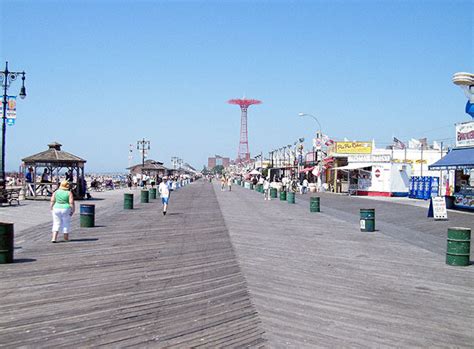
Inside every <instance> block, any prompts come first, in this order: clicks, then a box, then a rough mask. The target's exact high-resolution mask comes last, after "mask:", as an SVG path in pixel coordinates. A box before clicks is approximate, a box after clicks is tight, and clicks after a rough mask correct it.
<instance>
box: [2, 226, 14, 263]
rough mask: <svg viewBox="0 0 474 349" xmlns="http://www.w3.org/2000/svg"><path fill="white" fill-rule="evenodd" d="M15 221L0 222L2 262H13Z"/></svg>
mask: <svg viewBox="0 0 474 349" xmlns="http://www.w3.org/2000/svg"><path fill="white" fill-rule="evenodd" d="M13 241H14V234H13V223H3V222H0V264H6V263H13V251H14V246H13V245H14V244H13Z"/></svg>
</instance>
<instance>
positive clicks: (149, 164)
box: [127, 159, 169, 177]
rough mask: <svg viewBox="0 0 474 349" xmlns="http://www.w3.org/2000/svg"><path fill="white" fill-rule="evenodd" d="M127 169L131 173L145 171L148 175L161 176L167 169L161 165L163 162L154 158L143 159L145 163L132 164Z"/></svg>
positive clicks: (166, 172)
mask: <svg viewBox="0 0 474 349" xmlns="http://www.w3.org/2000/svg"><path fill="white" fill-rule="evenodd" d="M127 170H129V171H130V173H131V174H132V175H136V174H142V173H145V174H147V175H149V176H157V175H158V176H160V177H163V176H164V175H166V174H168V172H169V170H168V169H167V168H166V167H165V166H163V163H162V162H160V161H155V160H151V159H150V160H145V164H144V165H142V164H137V165H133V166H131V167H129V168H127Z"/></svg>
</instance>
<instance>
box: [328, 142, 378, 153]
mask: <svg viewBox="0 0 474 349" xmlns="http://www.w3.org/2000/svg"><path fill="white" fill-rule="evenodd" d="M336 153H338V154H371V153H372V142H336Z"/></svg>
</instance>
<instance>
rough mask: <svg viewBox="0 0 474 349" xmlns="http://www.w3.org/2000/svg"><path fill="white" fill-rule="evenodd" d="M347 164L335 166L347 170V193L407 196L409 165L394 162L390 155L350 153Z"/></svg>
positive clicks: (409, 174)
mask: <svg viewBox="0 0 474 349" xmlns="http://www.w3.org/2000/svg"><path fill="white" fill-rule="evenodd" d="M347 160H348V164H347V165H346V166H343V167H339V168H337V170H340V171H347V172H348V177H349V180H350V184H349V193H350V194H355V195H362V196H408V194H409V185H410V176H411V166H410V165H409V164H405V163H394V162H392V161H391V156H390V155H377V154H367V155H365V154H364V155H350V156H348V158H347Z"/></svg>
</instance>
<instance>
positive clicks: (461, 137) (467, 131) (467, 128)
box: [456, 121, 474, 147]
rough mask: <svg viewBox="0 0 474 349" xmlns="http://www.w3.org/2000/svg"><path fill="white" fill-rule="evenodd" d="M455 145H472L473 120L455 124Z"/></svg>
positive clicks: (473, 137)
mask: <svg viewBox="0 0 474 349" xmlns="http://www.w3.org/2000/svg"><path fill="white" fill-rule="evenodd" d="M456 147H474V121H470V122H463V123H462V124H457V125H456Z"/></svg>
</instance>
